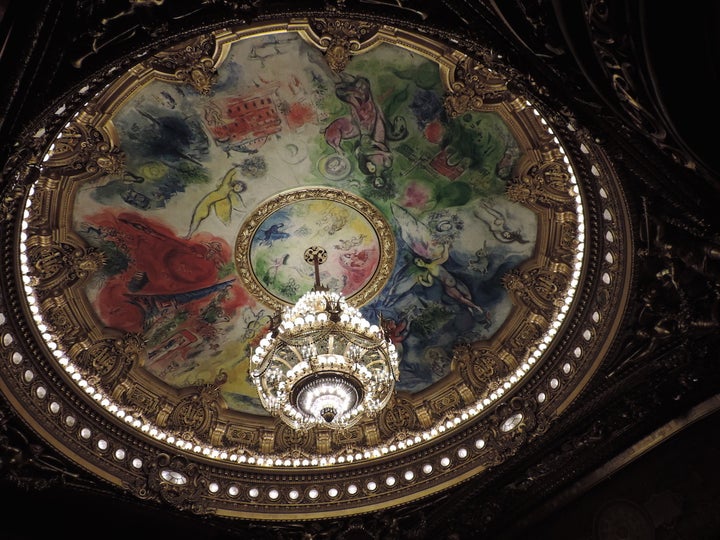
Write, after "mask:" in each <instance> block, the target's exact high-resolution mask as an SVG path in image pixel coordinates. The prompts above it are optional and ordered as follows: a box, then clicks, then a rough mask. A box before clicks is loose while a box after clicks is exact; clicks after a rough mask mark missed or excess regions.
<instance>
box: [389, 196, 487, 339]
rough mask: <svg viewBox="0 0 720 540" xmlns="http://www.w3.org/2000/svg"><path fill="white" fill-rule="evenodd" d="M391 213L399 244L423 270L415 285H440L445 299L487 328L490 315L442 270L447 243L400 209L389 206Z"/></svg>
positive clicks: (445, 259) (457, 281)
mask: <svg viewBox="0 0 720 540" xmlns="http://www.w3.org/2000/svg"><path fill="white" fill-rule="evenodd" d="M392 213H393V216H394V217H395V220H396V221H397V223H398V225H400V235H401V237H402V239H403V241H404V242H405V243H406V244H407V245H408V247H409V248H410V249H411V250H412V251H413V253H414V254H415V258H414V260H413V262H414V264H415V265H416V266H417V267H418V268H422V269H423V272H421V273H420V274H419V275H418V276H417V278H416V280H417V282H418V283H419V284H420V285H423V286H425V287H431V286H433V285H434V284H435V283H436V282H437V283H440V285H441V286H442V288H443V292H444V293H445V294H446V295H447V296H448V297H450V298H452V299H453V300H455V301H456V302H458V303H459V304H461V305H463V306H465V307H466V308H468V309H469V310H470V311H471V312H472V313H473V314H475V315H479V316H480V318H481V320H482V322H484V324H485V326H486V327H489V326H490V325H491V319H490V313H489V312H488V311H487V310H486V309H484V308H482V307H481V306H479V305H477V304H476V303H475V302H474V301H473V298H472V294H471V292H470V289H469V287H468V286H467V285H466V284H465V283H463V282H462V281H461V280H459V279H458V278H457V277H456V276H455V275H453V273H452V272H450V271H449V270H448V269H447V268H446V267H445V263H446V262H447V261H448V259H449V257H450V243H449V242H437V241H435V240H434V239H433V236H432V231H431V230H430V228H429V227H428V226H427V225H426V224H425V223H423V222H422V221H419V220H418V219H417V218H415V216H413V215H412V214H411V213H410V212H408V211H407V210H405V209H404V208H402V207H401V206H398V205H395V204H393V205H392Z"/></svg>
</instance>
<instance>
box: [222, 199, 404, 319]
mask: <svg viewBox="0 0 720 540" xmlns="http://www.w3.org/2000/svg"><path fill="white" fill-rule="evenodd" d="M310 246H320V247H322V248H323V249H324V250H325V251H326V252H327V260H326V261H325V262H324V263H323V264H322V266H321V267H320V269H319V271H320V276H319V277H320V282H321V284H322V285H323V286H325V287H327V288H328V289H329V290H331V291H333V292H337V293H339V294H342V295H343V296H345V297H346V298H347V299H348V300H350V301H352V302H353V303H354V304H356V305H359V304H362V303H364V302H365V301H367V300H368V299H369V298H372V297H373V296H374V295H375V294H377V292H378V291H379V290H380V289H382V287H384V286H385V283H386V282H387V279H388V277H389V274H390V270H391V269H392V266H393V262H394V257H395V244H394V240H393V235H392V232H391V230H390V227H389V225H388V223H387V222H386V220H385V219H384V217H383V215H382V214H381V213H380V212H379V211H378V210H377V209H376V208H375V207H374V206H372V205H371V204H368V203H367V201H364V200H363V199H360V198H359V197H357V196H355V195H353V194H351V193H348V192H346V191H343V190H338V189H332V188H315V189H313V188H302V189H298V190H294V191H290V192H286V193H281V194H279V195H277V196H275V197H272V198H270V199H269V200H267V201H266V202H264V203H263V204H261V205H259V206H258V208H257V209H256V210H255V212H253V213H252V214H251V215H250V216H248V218H247V219H246V220H245V223H244V225H243V226H242V228H241V230H240V233H239V235H238V239H237V244H236V256H235V260H236V264H237V266H238V268H239V269H240V270H239V272H238V273H239V274H240V276H241V278H242V280H243V284H244V285H245V287H246V289H247V290H248V291H249V292H250V293H251V294H253V295H254V296H255V297H256V298H257V299H258V300H260V301H261V302H262V303H264V304H266V305H270V306H278V307H279V306H281V305H289V304H294V303H295V302H296V301H297V300H298V299H299V298H300V296H302V295H303V294H304V293H305V292H307V291H309V290H310V289H311V288H312V287H313V285H314V283H315V269H314V267H313V265H312V264H308V262H307V261H306V260H305V251H306V250H307V248H309V247H310Z"/></svg>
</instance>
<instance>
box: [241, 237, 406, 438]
mask: <svg viewBox="0 0 720 540" xmlns="http://www.w3.org/2000/svg"><path fill="white" fill-rule="evenodd" d="M325 260H327V251H325V250H324V249H323V248H321V247H311V248H309V249H307V250H306V251H305V261H306V262H308V263H312V264H313V265H314V267H315V285H314V287H313V288H312V290H310V291H309V292H307V293H305V294H304V295H303V296H302V297H301V298H300V299H299V300H298V302H297V303H296V304H295V305H294V306H292V307H291V308H290V307H288V308H286V309H285V310H284V312H282V314H281V315H279V316H278V317H276V319H275V321H274V323H273V325H272V328H271V330H270V331H269V332H268V333H267V335H266V336H265V337H264V338H263V339H262V340H261V341H260V344H259V346H258V347H257V348H256V349H255V354H254V355H253V356H252V359H251V367H250V375H251V377H252V380H253V382H254V384H255V386H256V387H257V391H258V394H259V395H260V401H261V403H262V405H263V407H265V409H267V411H268V412H269V413H270V414H272V415H274V416H278V417H280V418H281V419H282V420H283V421H284V422H285V423H287V424H288V425H290V426H291V427H293V428H294V429H307V428H310V427H313V426H317V425H322V426H325V427H329V428H335V429H342V428H347V427H349V426H351V425H353V424H354V423H356V422H357V421H358V420H360V419H361V418H363V417H372V416H374V415H375V414H377V412H378V411H380V410H381V409H382V408H383V407H385V406H386V405H387V403H388V401H389V400H390V397H391V396H392V393H393V389H394V387H395V381H396V380H397V379H398V377H399V371H398V355H397V352H396V350H395V346H394V345H393V344H392V342H390V341H389V340H388V339H386V338H385V334H384V332H383V330H382V329H381V328H379V327H378V326H377V325H374V324H370V323H369V322H368V321H367V320H366V319H365V318H364V317H363V316H362V314H361V313H360V311H359V310H358V309H356V308H354V307H352V306H350V305H349V304H348V303H347V301H346V300H345V298H344V297H343V296H342V295H340V294H337V293H334V292H330V291H328V289H327V288H326V287H324V286H323V285H321V284H320V277H319V265H320V264H322V263H323V262H325ZM381 325H382V321H381Z"/></svg>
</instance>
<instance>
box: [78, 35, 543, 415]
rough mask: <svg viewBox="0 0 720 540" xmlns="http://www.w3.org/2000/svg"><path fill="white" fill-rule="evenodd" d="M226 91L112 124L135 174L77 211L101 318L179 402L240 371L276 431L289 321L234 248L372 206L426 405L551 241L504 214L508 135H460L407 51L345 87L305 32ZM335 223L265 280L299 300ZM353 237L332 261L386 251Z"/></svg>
mask: <svg viewBox="0 0 720 540" xmlns="http://www.w3.org/2000/svg"><path fill="white" fill-rule="evenodd" d="M218 72H219V79H218V81H217V84H216V85H215V86H214V88H213V91H212V93H211V94H209V95H200V94H198V93H196V92H194V91H193V90H192V89H191V88H190V87H187V86H180V85H173V84H169V83H165V82H161V81H154V82H151V83H149V84H148V85H147V86H145V87H144V88H143V89H141V90H140V91H139V92H137V93H136V94H135V95H134V96H133V97H132V98H131V99H129V100H128V102H127V103H126V104H125V105H124V106H123V107H122V109H121V110H120V111H119V112H118V114H117V115H116V117H115V118H114V119H113V122H114V125H115V128H116V130H117V133H118V135H119V139H120V146H121V149H122V150H123V151H124V152H125V154H126V155H127V162H126V169H125V171H124V172H123V174H122V175H118V176H115V177H107V178H105V179H103V181H102V182H99V183H96V184H92V185H90V184H89V185H86V186H83V187H82V188H81V189H80V190H79V193H78V197H77V200H76V203H75V209H74V227H75V229H76V231H77V232H78V233H79V234H80V235H81V236H82V237H83V238H84V239H85V240H86V241H87V242H88V243H89V244H90V245H93V246H96V247H98V248H100V249H102V250H103V252H104V253H105V255H106V257H107V263H106V265H105V267H104V269H103V271H102V272H101V273H99V274H98V275H96V276H95V278H94V279H93V280H92V282H91V283H90V284H89V286H88V288H87V294H88V296H89V298H90V301H91V302H92V305H93V307H94V309H95V310H96V312H97V315H98V317H99V318H100V319H101V320H102V321H103V323H104V324H106V325H107V326H108V327H112V328H115V329H118V330H122V331H130V332H140V333H142V334H143V335H144V337H145V339H146V341H147V343H148V347H149V353H148V355H149V357H148V361H147V364H146V366H145V368H146V369H147V370H148V371H150V372H151V373H153V374H154V375H155V376H157V377H159V378H161V379H163V380H164V381H165V382H167V383H168V384H171V385H174V386H176V387H178V388H181V387H186V386H190V385H194V384H207V383H211V382H213V381H214V380H215V378H216V377H217V374H218V373H219V372H220V371H224V372H225V373H227V375H228V381H227V382H226V383H225V384H224V385H223V387H222V395H223V397H224V398H225V400H226V401H227V403H228V405H229V406H230V407H231V408H233V409H236V410H240V411H245V412H250V413H254V414H265V412H264V411H263V409H262V407H261V406H260V404H259V400H258V398H257V394H256V392H255V390H254V388H253V387H252V384H251V382H250V380H249V378H248V369H247V368H248V363H249V356H250V354H251V351H252V350H253V349H254V347H255V345H256V343H257V342H258V340H259V338H260V337H261V336H262V335H263V334H264V332H265V331H266V330H267V327H268V324H269V322H270V316H271V315H272V313H273V310H272V308H270V307H269V306H267V305H264V304H263V303H262V302H260V301H259V300H258V299H256V298H254V297H252V296H251V295H250V294H248V293H247V291H246V290H245V289H244V287H243V285H242V283H241V280H240V279H239V276H238V273H237V270H236V268H235V265H234V254H233V246H234V245H235V242H236V238H237V235H238V231H239V230H240V229H241V228H242V226H243V223H244V220H245V219H246V218H247V217H248V215H250V213H251V212H252V211H253V209H255V208H256V207H257V206H258V205H260V204H262V203H263V201H266V200H267V199H269V198H270V197H272V196H274V195H276V194H277V193H278V192H282V191H285V190H290V189H296V188H301V187H303V186H331V187H333V188H338V189H343V190H346V191H349V192H352V193H354V194H357V195H359V196H362V197H364V198H365V199H367V200H368V201H369V202H370V203H372V204H373V205H374V206H375V207H377V209H378V210H379V211H380V212H381V213H382V214H383V215H384V216H385V218H386V219H387V221H388V222H389V223H390V224H391V227H392V229H393V232H394V234H395V240H396V246H397V254H396V265H395V269H394V271H393V272H392V274H391V275H390V276H389V279H388V281H387V283H386V285H385V287H384V288H383V289H382V291H381V292H380V293H379V294H378V295H377V296H376V297H375V298H373V299H372V300H371V301H370V302H369V303H367V304H366V305H365V306H362V310H363V312H364V314H365V315H366V316H367V317H368V318H369V319H370V320H371V321H373V322H377V320H378V319H379V317H380V316H381V315H382V317H383V318H384V319H385V320H386V321H388V322H389V324H390V325H391V331H392V334H391V337H392V339H393V341H394V342H395V344H396V346H397V347H398V349H399V351H400V354H401V359H402V360H401V369H400V372H401V376H400V381H399V383H398V385H397V388H398V390H401V391H403V390H404V391H410V392H417V391H420V390H422V389H424V388H427V387H428V386H429V385H431V384H432V383H434V382H436V381H438V380H440V379H441V378H442V377H443V376H445V375H446V374H447V373H448V371H449V369H450V360H451V359H450V354H451V352H450V351H451V350H452V346H453V345H455V344H458V343H466V342H475V341H478V340H483V339H488V338H489V337H491V336H492V335H493V334H494V333H495V332H496V331H497V329H498V328H499V327H500V326H501V325H502V322H503V321H504V320H505V318H506V317H507V315H508V314H509V312H510V310H511V307H512V306H511V304H510V301H509V299H508V297H507V295H506V293H505V290H504V288H503V287H502V285H501V279H502V276H503V275H504V274H505V273H507V272H508V271H509V270H510V269H512V268H514V267H516V266H517V265H518V264H519V263H521V262H522V261H523V260H526V259H527V258H528V257H530V256H531V255H532V253H533V249H534V246H535V240H536V238H535V235H536V230H537V223H536V216H535V215H534V214H533V213H532V212H531V211H530V210H528V209H526V208H524V207H522V206H520V205H518V204H515V203H511V202H509V201H508V200H507V199H506V198H505V197H504V195H503V193H504V189H505V184H506V182H507V180H508V179H509V175H510V171H511V169H512V166H513V164H514V163H515V161H516V160H517V159H518V157H519V150H518V147H517V144H516V142H515V141H514V140H513V138H512V136H511V135H510V134H509V132H508V130H507V128H506V126H505V125H504V123H503V122H502V120H501V119H500V117H499V116H497V115H495V114H491V113H467V114H465V115H462V116H460V117H458V118H453V119H450V118H448V117H447V116H446V114H445V111H444V108H443V105H442V100H443V96H444V94H445V89H444V88H443V87H442V84H441V79H440V75H439V69H438V66H437V64H436V63H434V62H432V61H430V60H428V59H426V58H425V57H423V56H421V55H419V54H418V53H416V52H412V51H410V50H407V49H404V48H400V47H394V46H391V45H388V44H383V45H380V46H378V47H375V48H374V49H372V50H370V51H368V52H367V53H365V54H362V55H358V56H356V57H354V58H353V59H352V61H351V62H350V64H349V65H348V67H347V69H346V70H345V72H343V73H341V74H336V73H334V72H332V71H331V70H330V69H329V68H328V67H327V65H326V63H325V61H324V58H323V56H322V54H321V52H320V51H319V50H317V49H315V48H314V47H312V46H311V45H308V44H306V43H305V42H304V41H303V40H301V39H300V38H299V37H298V36H297V35H295V34H293V33H282V34H275V35H268V36H262V37H254V38H249V39H246V40H243V41H240V42H238V43H236V44H234V45H233V47H232V49H231V51H230V54H229V55H228V57H227V59H226V60H225V62H224V63H223V64H222V65H221V66H219V69H218ZM326 214H327V213H322V212H321V213H315V212H304V213H303V214H302V216H303V217H302V218H301V219H304V220H306V222H307V223H306V225H307V227H302V225H301V224H298V223H297V219H298V217H297V216H295V217H294V219H295V221H296V223H295V225H296V229H295V234H292V235H285V234H274V235H273V231H271V232H270V233H269V236H268V240H267V241H266V242H265V243H263V242H262V241H261V240H262V239H259V238H256V241H255V242H254V244H253V250H254V252H253V260H254V262H256V263H258V262H259V261H264V262H263V263H262V265H264V266H263V267H262V268H260V267H256V268H255V270H256V275H257V277H258V280H259V281H260V282H263V280H266V281H265V284H266V285H268V286H271V287H274V290H275V293H277V294H278V295H279V296H282V294H285V293H278V291H282V290H286V291H287V290H289V289H283V287H289V286H290V279H289V277H288V275H289V274H285V273H284V270H285V269H283V268H282V264H283V256H284V254H285V253H288V252H289V251H290V250H293V251H297V250H299V249H300V248H301V247H302V248H303V249H304V248H305V247H309V246H306V245H305V243H306V242H309V241H310V240H311V239H310V238H306V237H303V231H313V230H317V229H318V228H322V227H323V226H324V224H323V223H322V222H321V220H322V219H323V218H325V219H327V215H326ZM278 219H279V217H278ZM354 221H356V220H354V219H350V220H348V221H347V222H346V223H342V224H341V225H339V226H338V228H337V230H334V231H333V236H332V238H333V239H334V240H336V241H334V242H333V249H335V252H336V255H337V257H338V260H345V261H346V262H348V263H351V262H355V263H358V264H359V263H361V262H362V260H361V258H362V257H363V256H373V255H372V253H371V252H364V251H363V250H364V249H371V248H373V244H367V243H366V242H368V241H373V242H374V241H375V239H374V238H373V237H372V235H371V233H370V231H365V230H364V229H363V230H360V229H358V228H357V227H358V225H357V223H353V222H354ZM268 224H269V225H272V223H270V222H269V223H268ZM261 232H262V234H263V235H265V234H266V232H267V230H266V229H263V230H262V231H258V233H261ZM274 232H275V233H282V232H283V231H282V230H281V228H276V229H275V230H274ZM263 239H264V236H263ZM335 246H337V248H335ZM374 256H375V257H376V255H374ZM273 261H277V266H273V265H274V264H275V262H273ZM262 265H261V266H262ZM335 267H336V268H338V269H341V268H342V265H339V264H338V265H335ZM333 277H334V278H335V279H337V280H338V281H337V283H339V284H341V283H342V282H343V279H344V280H346V281H347V279H348V277H350V276H349V275H346V276H343V275H339V276H328V279H330V280H331V279H332V278H333ZM358 279H367V276H362V277H359V278H358ZM267 280H272V283H271V284H270V282H269V281H267ZM303 292H305V291H300V290H298V291H295V292H293V293H292V294H291V296H292V295H294V294H302V293H303Z"/></svg>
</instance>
